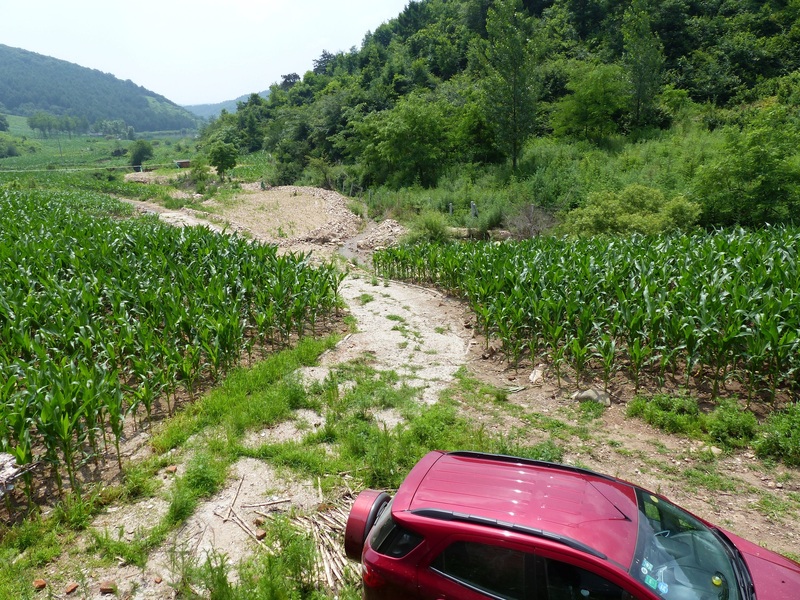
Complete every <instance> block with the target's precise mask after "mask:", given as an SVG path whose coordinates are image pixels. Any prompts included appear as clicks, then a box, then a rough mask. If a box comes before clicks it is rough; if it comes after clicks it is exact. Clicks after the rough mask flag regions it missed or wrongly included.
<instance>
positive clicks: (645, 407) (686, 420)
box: [627, 394, 702, 437]
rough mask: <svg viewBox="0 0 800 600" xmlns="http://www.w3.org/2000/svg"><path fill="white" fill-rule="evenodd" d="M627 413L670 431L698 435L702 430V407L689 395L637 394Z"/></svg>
mask: <svg viewBox="0 0 800 600" xmlns="http://www.w3.org/2000/svg"><path fill="white" fill-rule="evenodd" d="M627 414H628V416H629V417H640V418H642V419H644V421H646V422H647V423H649V424H650V425H652V426H653V427H658V428H659V429H663V430H664V431H668V432H669V433H682V434H684V435H689V436H695V437H697V436H699V435H700V434H701V432H702V424H701V423H702V420H701V415H700V407H699V406H698V404H697V400H695V399H694V398H690V397H688V396H670V395H668V394H656V395H655V396H653V397H652V398H646V397H645V396H637V397H636V398H634V400H633V401H632V402H631V403H630V404H629V405H628V411H627Z"/></svg>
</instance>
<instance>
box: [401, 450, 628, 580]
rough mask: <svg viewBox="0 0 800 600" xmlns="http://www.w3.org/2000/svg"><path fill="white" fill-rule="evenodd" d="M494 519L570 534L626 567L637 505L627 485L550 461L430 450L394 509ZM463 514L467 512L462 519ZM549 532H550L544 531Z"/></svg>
mask: <svg viewBox="0 0 800 600" xmlns="http://www.w3.org/2000/svg"><path fill="white" fill-rule="evenodd" d="M398 511H410V512H413V513H418V514H425V515H427V516H431V515H435V514H439V515H446V514H451V513H452V514H457V515H460V517H459V519H457V520H469V521H472V522H480V521H484V522H494V526H495V527H501V528H505V529H512V530H515V531H522V532H523V533H524V532H525V531H526V530H528V531H542V532H547V533H548V534H553V535H554V536H556V537H563V538H567V539H569V540H574V541H575V542H578V543H579V544H580V545H584V546H588V547H589V548H592V549H594V550H596V553H601V554H602V555H604V556H605V557H607V558H609V559H611V560H613V561H615V562H617V563H619V564H620V565H621V566H623V567H624V568H625V569H627V568H629V567H630V564H631V562H632V560H633V553H634V550H635V546H636V533H637V527H638V514H639V513H638V509H637V502H636V496H635V492H634V488H633V486H632V485H631V484H629V483H626V482H623V481H621V480H618V479H615V478H613V477H609V476H605V475H600V474H598V473H594V472H592V471H588V470H585V469H578V468H575V467H569V466H565V465H558V464H555V463H548V462H542V461H534V460H527V459H521V458H515V457H508V456H500V455H492V454H483V453H476V452H450V453H443V452H432V453H429V454H428V455H427V456H426V457H425V458H423V459H422V460H421V461H420V462H419V463H418V464H417V466H416V467H415V468H414V469H413V470H412V471H411V473H409V476H408V477H407V478H406V481H405V482H404V483H403V485H402V486H401V488H400V490H398V494H397V497H396V500H395V503H394V506H393V508H392V512H393V513H395V512H398ZM465 517H468V518H465ZM545 537H548V536H545Z"/></svg>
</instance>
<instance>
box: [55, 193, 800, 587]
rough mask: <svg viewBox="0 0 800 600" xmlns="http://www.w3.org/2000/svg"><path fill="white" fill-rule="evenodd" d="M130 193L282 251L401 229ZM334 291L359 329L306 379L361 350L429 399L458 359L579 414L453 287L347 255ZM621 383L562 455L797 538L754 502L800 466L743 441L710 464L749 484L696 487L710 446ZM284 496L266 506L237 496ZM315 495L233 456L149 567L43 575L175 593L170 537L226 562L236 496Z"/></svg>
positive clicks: (324, 252)
mask: <svg viewBox="0 0 800 600" xmlns="http://www.w3.org/2000/svg"><path fill="white" fill-rule="evenodd" d="M134 204H136V205H137V207H138V208H139V209H140V210H142V211H148V212H153V213H158V214H159V215H160V217H161V218H162V219H164V220H165V221H167V222H169V223H173V224H176V225H205V226H208V227H212V228H216V229H223V228H224V229H227V230H229V231H237V232H240V233H242V234H244V235H248V236H251V237H252V238H254V239H258V240H264V241H270V242H274V243H278V244H280V246H281V247H282V248H283V249H285V250H287V251H302V252H307V251H311V252H313V253H314V254H315V256H316V257H317V258H319V259H329V258H330V257H331V256H333V255H334V253H336V252H337V251H342V252H344V253H345V254H346V255H347V258H348V259H349V260H350V261H355V262H358V263H360V264H368V262H369V253H370V252H371V250H372V249H373V248H375V247H380V246H385V245H387V244H390V243H392V242H393V240H396V239H397V238H398V237H399V236H400V235H401V234H402V233H403V229H402V227H400V226H399V225H397V224H396V223H391V222H387V223H384V224H382V225H381V226H374V225H373V226H371V227H367V226H365V225H364V224H363V223H362V222H361V219H360V218H358V217H356V216H355V215H353V214H352V213H351V212H350V211H349V210H348V209H347V204H348V201H347V199H346V198H344V197H342V196H340V195H339V194H336V193H335V192H329V191H324V190H316V189H312V188H295V187H287V188H275V189H269V190H261V189H260V187H257V186H250V187H247V188H246V189H244V190H243V193H242V194H241V196H240V197H239V198H238V199H237V200H235V201H234V202H232V203H230V204H228V205H226V206H224V207H223V206H220V205H209V206H207V208H208V212H207V213H204V212H202V211H200V212H198V211H166V210H164V209H163V208H162V207H159V206H157V205H152V204H146V203H140V202H134ZM341 291H342V295H343V297H344V298H345V299H346V301H347V303H348V305H349V308H350V311H351V313H352V315H353V316H354V317H355V319H356V321H357V323H358V332H357V333H354V334H351V335H349V336H347V337H346V338H344V339H343V340H342V341H341V342H340V344H339V345H338V346H337V347H336V348H335V349H334V350H332V351H330V352H328V353H326V354H325V355H324V356H323V358H322V360H321V364H320V365H319V366H318V367H314V368H310V369H306V370H305V371H304V372H303V377H304V378H305V379H306V380H307V381H313V380H315V379H323V378H324V377H325V376H326V374H327V372H328V370H329V369H330V368H332V367H334V366H336V365H337V364H339V363H341V362H344V361H347V360H350V359H352V358H355V357H359V356H363V355H364V354H365V353H369V354H370V355H371V357H372V358H373V365H374V366H376V367H377V368H380V369H387V370H388V369H392V370H394V371H396V372H397V373H398V374H401V375H402V377H403V378H404V379H405V380H406V381H407V382H408V383H409V384H410V385H414V386H416V387H419V388H420V389H421V401H423V402H428V403H431V402H436V400H437V397H438V394H439V392H441V390H443V389H444V388H446V387H447V386H448V385H450V384H451V383H452V381H453V378H454V374H455V373H456V371H457V370H458V369H460V368H461V367H464V366H466V367H467V368H468V369H469V371H470V372H471V373H472V374H474V375H475V376H476V377H477V378H478V379H479V380H481V381H483V382H486V383H489V384H492V385H494V386H496V387H498V388H500V389H507V390H508V399H507V402H510V403H513V404H516V405H518V406H520V407H522V408H523V409H524V410H525V411H530V412H535V413H539V414H543V415H546V416H547V415H550V416H553V417H556V418H561V419H564V418H566V419H567V420H568V421H570V422H571V423H572V424H574V425H578V424H579V423H578V421H577V419H578V411H577V410H576V402H575V401H574V400H572V399H571V394H572V392H573V391H574V389H575V388H574V386H571V385H569V383H568V382H567V383H565V384H564V386H563V387H560V388H559V387H558V386H556V382H555V377H554V375H553V374H552V373H551V372H550V371H549V370H548V369H547V368H546V367H545V368H543V369H542V370H541V375H542V376H541V378H538V379H537V380H536V381H535V382H532V381H531V379H532V378H531V377H530V376H531V374H532V367H526V368H525V369H519V370H516V369H509V368H508V367H507V365H506V364H505V362H504V361H502V360H501V359H500V358H498V357H497V355H495V354H493V353H492V352H486V351H485V349H484V342H483V340H480V339H478V338H476V337H475V335H474V329H473V328H472V319H471V317H470V315H469V314H468V312H467V311H466V309H465V307H464V306H462V305H461V304H460V303H459V302H457V301H456V300H454V299H452V298H448V297H446V296H443V295H442V294H440V293H438V292H436V291H431V290H427V289H422V288H419V287H416V286H412V285H406V284H402V283H397V282H393V281H392V282H384V281H382V280H380V281H377V280H375V279H374V278H373V277H372V276H371V274H369V272H368V271H362V270H359V269H354V270H353V271H352V272H351V274H350V275H349V276H348V277H347V278H346V279H345V281H344V283H343V285H342V289H341ZM630 395H631V391H630V389H629V388H626V387H625V385H624V383H623V384H621V385H620V386H619V387H618V388H616V389H615V390H614V394H613V397H612V405H611V407H610V408H608V409H607V410H606V411H605V414H604V416H603V417H602V418H600V419H597V420H595V421H592V422H590V423H588V424H585V427H586V430H587V435H586V436H583V437H581V438H577V437H573V438H571V439H570V440H569V448H568V451H567V455H566V456H565V460H566V461H567V462H570V463H573V464H579V465H581V466H586V467H589V468H593V469H596V470H599V471H603V472H607V473H610V474H612V475H616V476H619V477H622V478H624V479H627V480H630V481H633V482H635V483H638V484H641V485H644V486H646V487H649V488H651V489H653V490H656V491H659V492H662V493H664V494H665V495H667V496H669V497H672V498H673V499H674V500H676V501H678V502H679V503H681V504H683V505H684V506H686V507H688V508H689V509H690V510H693V511H694V512H695V513H697V514H698V515H700V516H702V517H705V518H708V519H709V520H711V521H714V522H716V523H718V524H720V525H722V526H724V527H726V528H728V529H730V530H732V531H733V532H734V533H737V534H739V535H742V536H743V537H746V538H748V539H751V540H753V541H755V542H757V543H760V544H763V545H765V546H767V547H769V548H771V549H774V550H777V551H783V552H792V553H798V552H800V520H798V519H797V518H796V517H797V515H787V514H785V513H783V514H781V513H780V511H776V512H775V514H774V516H773V517H772V518H770V517H767V516H765V514H764V512H763V511H759V510H757V509H756V505H757V504H759V503H763V502H764V498H767V499H771V500H774V502H775V503H776V505H779V503H780V502H782V500H783V499H785V498H786V497H787V496H786V495H787V494H798V493H800V472H798V471H791V470H788V469H785V468H784V467H781V466H777V467H774V468H773V469H771V470H770V471H769V472H768V473H764V472H762V471H761V467H760V466H759V465H760V463H759V462H757V461H756V460H755V459H754V457H753V455H752V454H750V453H748V452H739V453H735V454H733V455H730V456H724V457H721V458H720V459H719V464H720V465H721V469H719V470H721V471H723V472H724V473H725V474H726V476H727V477H730V478H731V479H733V480H735V481H737V482H739V483H740V484H741V485H740V487H742V488H744V489H745V490H746V491H745V492H744V493H742V492H737V493H727V492H725V493H720V492H716V493H709V492H707V491H705V488H697V487H696V486H694V485H692V484H691V482H688V481H684V480H683V479H682V477H681V473H684V472H685V470H686V469H687V468H689V467H695V468H697V469H702V468H703V464H704V462H703V456H705V455H706V454H708V452H711V451H712V450H711V449H708V448H701V447H700V445H699V444H697V443H694V442H688V441H686V440H683V439H681V438H676V437H672V436H669V435H665V434H664V433H662V432H659V431H656V430H654V429H652V428H650V427H648V426H646V425H644V424H642V423H641V422H639V421H634V420H629V419H627V418H625V416H624V412H625V406H624V403H625V401H626V400H627V399H628V398H629V397H630ZM463 410H464V414H465V415H467V416H469V417H470V418H473V419H475V421H476V422H479V423H482V424H484V425H485V427H486V428H487V431H489V432H494V433H502V434H504V435H509V436H511V435H513V434H514V431H515V430H516V429H518V428H519V427H520V426H521V422H520V421H519V420H515V419H514V418H511V417H508V416H504V415H507V414H508V411H497V412H496V413H492V412H488V413H482V414H473V413H474V411H472V410H471V409H470V408H469V407H468V406H467V405H466V404H465V405H464V408H463ZM380 418H381V419H383V420H384V422H385V423H386V425H387V427H393V426H394V425H396V424H397V423H398V422H399V421H400V416H399V415H397V414H393V413H392V412H391V411H386V412H385V414H382V415H381V416H380ZM322 422H323V419H322V417H321V416H320V415H317V414H316V413H314V412H313V411H305V412H303V413H299V414H298V416H297V419H296V420H295V421H291V422H287V423H283V424H281V425H279V426H277V427H274V428H271V429H268V430H264V431H259V432H252V434H251V438H250V440H251V442H252V443H253V444H257V443H261V442H263V440H264V438H269V439H291V438H292V437H295V436H297V435H298V434H299V433H300V432H301V431H303V430H307V429H308V428H309V427H317V426H319V425H321V424H322ZM542 435H543V436H544V434H542ZM529 441H534V440H529ZM131 443H132V444H134V443H137V442H136V441H133V442H131ZM142 449H144V450H142ZM141 451H146V439H143V440H142V439H140V440H138V449H131V450H130V454H131V455H134V456H135V452H141ZM176 465H177V473H178V474H179V473H180V472H181V471H180V469H181V468H182V467H181V461H180V460H176ZM161 477H162V478H163V480H164V484H165V488H168V486H169V485H170V482H171V480H172V479H174V477H175V475H174V474H173V473H169V472H166V471H165V472H164V473H162V474H161ZM698 490H699V491H698ZM284 500H285V502H278V503H276V504H274V505H270V506H269V507H265V508H263V509H257V508H245V507H246V506H251V505H254V504H259V503H268V502H273V501H284ZM320 501H321V499H320V496H319V492H318V490H317V488H316V486H315V482H313V481H302V480H301V481H297V480H293V479H287V478H286V476H285V474H283V473H280V472H277V471H276V470H275V469H274V468H272V467H270V466H269V465H268V464H266V463H263V462H261V461H257V460H252V459H247V460H242V461H240V462H239V463H237V464H236V465H235V467H234V473H233V475H232V476H231V477H230V480H229V483H228V485H227V487H226V488H225V489H223V490H222V491H220V492H219V493H218V494H217V495H216V496H215V497H214V498H212V499H210V500H209V501H208V502H205V503H203V504H202V505H201V506H200V507H199V509H198V510H197V512H196V513H195V515H194V516H193V517H192V518H191V519H190V521H189V522H188V523H187V524H186V525H185V526H184V527H183V528H182V529H181V530H180V531H179V532H177V533H176V534H175V535H174V536H173V538H171V539H170V540H169V542H168V544H166V545H165V546H164V547H163V548H161V549H159V550H158V551H156V552H154V553H153V555H152V556H151V558H150V561H149V562H148V565H147V567H146V568H145V569H144V570H140V569H136V568H133V567H130V566H125V565H120V566H119V567H116V568H113V569H105V570H90V569H84V571H83V572H82V573H74V574H66V573H64V572H63V571H61V572H59V569H60V568H62V567H64V566H63V565H61V566H58V565H57V566H56V567H54V569H53V570H52V571H53V572H52V573H51V576H52V577H54V578H59V579H61V578H64V577H65V576H66V577H68V578H69V577H71V578H73V579H75V578H78V577H80V578H81V579H82V580H84V581H86V582H87V584H86V586H85V588H84V589H85V590H86V592H85V594H86V595H85V597H87V598H93V597H99V593H98V592H96V590H97V589H98V587H97V585H98V582H100V581H101V580H103V579H111V580H114V581H115V582H116V583H117V586H118V589H119V590H120V597H126V598H136V599H142V600H145V599H146V600H155V599H166V598H172V597H173V595H172V594H173V591H172V588H171V587H170V586H169V585H168V582H169V581H170V580H171V579H170V578H171V577H172V576H173V574H172V571H173V570H174V564H172V565H171V562H170V558H171V557H170V555H169V552H168V549H169V548H175V547H180V548H184V549H185V550H186V551H187V552H189V553H191V554H193V555H198V556H201V555H202V553H204V552H206V551H208V550H209V549H212V548H213V549H215V550H216V551H218V552H224V553H225V554H227V555H228V557H229V558H230V559H231V560H232V561H234V562H235V561H237V560H238V559H240V558H242V557H243V556H246V555H248V554H249V553H251V552H253V551H254V549H255V548H256V545H257V543H256V542H255V541H254V540H253V539H251V537H250V536H249V535H248V534H247V533H245V531H244V529H243V528H242V527H241V525H240V524H238V523H237V522H235V520H234V519H231V518H230V515H229V507H231V506H233V507H234V510H235V511H236V512H237V514H239V515H240V517H241V519H242V520H243V521H245V522H246V523H248V524H249V525H251V526H252V527H254V528H255V527H256V525H255V524H254V523H255V519H256V518H257V511H258V510H282V511H285V510H290V509H295V510H296V511H301V512H302V511H313V510H316V509H317V507H318V504H319V502H320ZM166 508H167V503H166V501H165V500H163V499H160V498H158V499H146V500H144V501H142V502H140V503H138V504H133V505H126V506H119V507H111V508H109V509H108V511H107V512H106V513H105V514H103V515H101V516H99V517H98V518H97V519H96V520H95V522H94V523H93V524H92V527H93V528H96V529H99V530H103V529H107V530H108V531H109V534H110V535H115V536H120V537H122V538H130V537H131V536H133V535H134V533H135V532H136V530H137V529H138V528H146V527H148V526H150V525H152V524H154V523H156V522H157V521H158V519H159V518H160V517H161V515H163V514H164V512H165V511H166ZM172 559H174V556H172Z"/></svg>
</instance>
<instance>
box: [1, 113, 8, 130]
mask: <svg viewBox="0 0 800 600" xmlns="http://www.w3.org/2000/svg"><path fill="white" fill-rule="evenodd" d="M8 129H9V125H8V118H7V117H6V116H5V115H0V131H8Z"/></svg>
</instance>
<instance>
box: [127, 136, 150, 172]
mask: <svg viewBox="0 0 800 600" xmlns="http://www.w3.org/2000/svg"><path fill="white" fill-rule="evenodd" d="M151 158H153V146H152V145H151V144H150V142H148V141H147V140H136V141H135V142H134V143H133V146H132V147H131V166H133V167H141V166H142V163H143V162H144V161H146V160H149V159H151Z"/></svg>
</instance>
